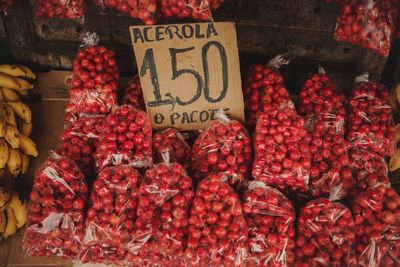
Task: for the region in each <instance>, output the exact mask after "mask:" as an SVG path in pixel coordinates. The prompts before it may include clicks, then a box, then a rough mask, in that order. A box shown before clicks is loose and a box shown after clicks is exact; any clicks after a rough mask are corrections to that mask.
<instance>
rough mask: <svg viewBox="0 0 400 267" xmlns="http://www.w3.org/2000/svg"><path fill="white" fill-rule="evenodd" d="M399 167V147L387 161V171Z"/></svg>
mask: <svg viewBox="0 0 400 267" xmlns="http://www.w3.org/2000/svg"><path fill="white" fill-rule="evenodd" d="M399 168H400V149H398V150H396V152H395V153H394V155H393V156H392V157H391V158H390V161H389V171H391V172H393V171H395V170H397V169H399Z"/></svg>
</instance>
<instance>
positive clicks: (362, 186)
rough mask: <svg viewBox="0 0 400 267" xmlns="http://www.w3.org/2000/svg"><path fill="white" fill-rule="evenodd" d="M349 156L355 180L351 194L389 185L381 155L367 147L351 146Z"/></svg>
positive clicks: (383, 159) (386, 170)
mask: <svg viewBox="0 0 400 267" xmlns="http://www.w3.org/2000/svg"><path fill="white" fill-rule="evenodd" d="M349 157H350V167H351V168H352V171H353V177H354V178H355V179H356V181H357V183H356V187H355V188H354V190H353V192H352V193H351V195H352V196H357V195H359V194H360V193H362V192H364V191H366V190H367V189H375V188H377V187H380V186H384V187H389V186H390V182H389V177H388V168H387V164H386V160H385V158H384V157H383V156H382V155H380V154H378V153H375V152H373V151H370V150H367V149H358V148H352V149H350V150H349Z"/></svg>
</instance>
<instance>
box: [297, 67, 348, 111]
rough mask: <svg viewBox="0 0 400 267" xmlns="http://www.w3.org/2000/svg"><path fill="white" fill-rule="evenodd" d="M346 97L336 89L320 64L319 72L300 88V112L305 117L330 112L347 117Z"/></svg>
mask: <svg viewBox="0 0 400 267" xmlns="http://www.w3.org/2000/svg"><path fill="white" fill-rule="evenodd" d="M345 103H346V97H345V95H344V94H341V93H339V92H338V91H337V90H336V87H335V85H334V84H333V83H332V81H331V79H330V78H329V76H328V75H327V74H326V71H325V70H324V69H323V68H322V67H321V66H319V67H318V73H317V74H314V75H313V76H312V77H311V78H309V79H308V80H306V81H305V83H304V85H303V88H302V89H301V90H300V106H299V114H300V115H302V116H305V117H309V116H313V115H318V114H321V113H330V114H334V115H336V116H340V117H341V118H346V106H345Z"/></svg>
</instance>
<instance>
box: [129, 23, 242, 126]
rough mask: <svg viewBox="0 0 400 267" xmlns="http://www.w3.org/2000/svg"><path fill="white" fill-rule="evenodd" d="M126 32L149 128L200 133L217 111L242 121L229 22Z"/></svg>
mask: <svg viewBox="0 0 400 267" xmlns="http://www.w3.org/2000/svg"><path fill="white" fill-rule="evenodd" d="M130 33H131V38H132V44H133V49H134V52H135V57H136V62H137V64H138V70H139V75H140V81H141V84H142V87H143V95H144V98H145V102H146V106H147V112H148V114H149V116H150V118H151V120H152V122H153V127H154V128H155V129H163V128H166V127H169V126H172V127H175V128H178V129H180V130H198V129H204V128H205V127H206V126H208V125H209V124H210V122H211V121H212V120H214V115H215V112H216V111H217V110H219V109H221V108H222V109H224V110H225V111H226V113H227V114H229V115H230V116H231V117H232V118H235V119H238V120H241V121H243V120H244V104H243V95H242V83H241V79H240V63H239V54H238V48H237V38H236V29H235V25H234V24H233V23H229V22H220V23H194V24H174V25H157V26H132V27H130Z"/></svg>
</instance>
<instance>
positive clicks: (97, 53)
mask: <svg viewBox="0 0 400 267" xmlns="http://www.w3.org/2000/svg"><path fill="white" fill-rule="evenodd" d="M88 39H89V38H88ZM89 41H91V40H89ZM118 82H119V73H118V66H117V64H116V60H115V52H114V51H111V50H109V49H107V48H106V47H104V46H99V45H93V46H87V47H85V48H83V49H81V50H79V52H78V54H77V56H76V58H75V60H74V64H73V81H72V85H73V87H77V88H79V89H93V90H94V89H96V90H95V92H101V93H104V94H112V93H115V92H116V91H117V89H118ZM105 99H107V98H105Z"/></svg>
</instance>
